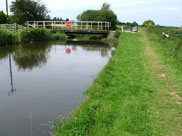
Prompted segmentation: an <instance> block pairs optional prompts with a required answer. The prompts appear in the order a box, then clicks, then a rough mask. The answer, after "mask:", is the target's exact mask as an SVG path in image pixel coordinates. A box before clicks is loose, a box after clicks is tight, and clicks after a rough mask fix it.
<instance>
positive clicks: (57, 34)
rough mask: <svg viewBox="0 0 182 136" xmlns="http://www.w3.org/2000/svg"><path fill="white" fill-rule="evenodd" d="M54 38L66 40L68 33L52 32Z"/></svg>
mask: <svg viewBox="0 0 182 136" xmlns="http://www.w3.org/2000/svg"><path fill="white" fill-rule="evenodd" d="M51 39H52V40H62V41H65V40H66V35H65V34H64V33H59V32H57V33H54V34H52V37H51Z"/></svg>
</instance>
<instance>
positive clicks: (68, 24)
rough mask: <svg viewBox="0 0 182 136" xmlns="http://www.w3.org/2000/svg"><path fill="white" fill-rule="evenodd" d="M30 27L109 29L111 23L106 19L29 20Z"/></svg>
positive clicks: (28, 25)
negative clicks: (105, 20)
mask: <svg viewBox="0 0 182 136" xmlns="http://www.w3.org/2000/svg"><path fill="white" fill-rule="evenodd" d="M26 24H27V27H28V28H46V29H59V30H109V28H110V26H111V23H110V22H104V21H27V22H26Z"/></svg>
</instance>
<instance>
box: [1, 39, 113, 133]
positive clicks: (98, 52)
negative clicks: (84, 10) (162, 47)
mask: <svg viewBox="0 0 182 136" xmlns="http://www.w3.org/2000/svg"><path fill="white" fill-rule="evenodd" d="M110 56H111V47H109V46H107V45H106V44H103V43H100V42H94V43H92V42H76V41H74V42H68V43H66V44H62V43H55V42H52V43H44V42H39V43H32V44H24V45H19V46H3V47H0V135H1V136H29V135H32V136H49V133H48V132H49V126H48V125H49V124H48V122H49V121H51V122H52V121H56V119H57V117H58V116H59V115H61V114H62V115H64V114H66V113H68V112H71V111H72V110H73V109H75V108H76V107H77V106H78V105H79V104H80V102H81V101H83V93H84V92H85V90H86V89H87V88H89V87H90V85H91V84H92V83H93V80H94V78H96V76H97V74H98V73H99V72H100V71H101V70H102V69H103V67H104V66H105V65H106V64H107V62H108V60H109V58H110Z"/></svg>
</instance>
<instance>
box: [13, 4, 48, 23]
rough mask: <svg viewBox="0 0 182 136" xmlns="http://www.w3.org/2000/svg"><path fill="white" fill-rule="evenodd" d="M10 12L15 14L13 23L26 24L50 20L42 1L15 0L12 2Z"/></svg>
mask: <svg viewBox="0 0 182 136" xmlns="http://www.w3.org/2000/svg"><path fill="white" fill-rule="evenodd" d="M10 10H11V12H12V13H13V21H16V22H15V23H18V24H24V23H25V22H26V21H28V20H29V21H34V20H45V19H47V18H49V16H48V15H47V14H48V12H49V11H48V10H47V8H46V6H45V5H44V4H42V3H41V1H34V0H15V1H12V3H11V6H10Z"/></svg>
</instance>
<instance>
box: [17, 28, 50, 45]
mask: <svg viewBox="0 0 182 136" xmlns="http://www.w3.org/2000/svg"><path fill="white" fill-rule="evenodd" d="M51 36H52V34H51V32H50V31H48V30H46V29H41V28H35V29H29V30H23V31H21V32H20V41H21V42H31V41H33V42H35V41H47V40H49V39H51Z"/></svg>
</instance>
